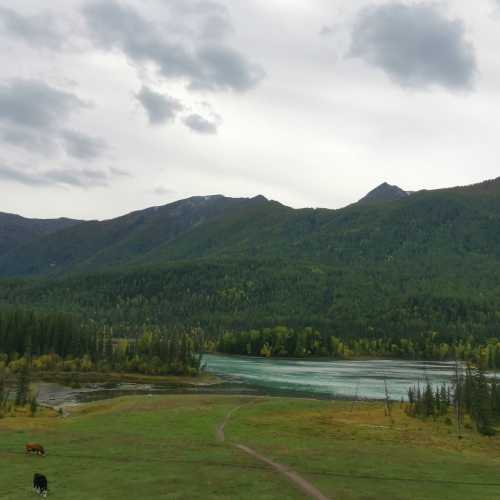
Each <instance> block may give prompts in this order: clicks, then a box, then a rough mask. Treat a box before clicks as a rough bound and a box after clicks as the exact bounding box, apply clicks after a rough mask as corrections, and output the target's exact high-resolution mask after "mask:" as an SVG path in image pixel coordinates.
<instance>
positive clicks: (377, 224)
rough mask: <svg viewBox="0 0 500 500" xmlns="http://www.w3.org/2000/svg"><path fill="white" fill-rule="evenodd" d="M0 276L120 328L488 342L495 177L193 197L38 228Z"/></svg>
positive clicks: (15, 291) (498, 294) (497, 298)
mask: <svg viewBox="0 0 500 500" xmlns="http://www.w3.org/2000/svg"><path fill="white" fill-rule="evenodd" d="M0 276H3V277H4V278H7V279H2V280H0V304H26V305H35V306H36V307H43V308H50V309H57V310H64V311H72V312H75V313H78V314H82V315H83V316H84V317H86V318H96V319H99V320H103V321H106V324H112V325H119V326H117V328H118V327H119V328H120V329H121V331H122V332H127V331H130V333H132V334H133V329H134V325H147V324H153V325H154V324H158V325H160V324H161V325H166V324H168V325H174V326H178V327H182V328H183V327H192V326H197V325H201V326H203V327H204V328H205V329H206V330H207V331H211V332H212V333H214V334H215V333H217V334H219V333H220V332H223V331H224V330H225V329H235V330H240V329H244V328H246V329H248V328H264V327H266V326H269V325H288V326H290V327H304V326H315V327H318V328H320V329H321V331H327V332H333V333H335V335H339V336H341V337H343V338H353V337H354V338H383V337H385V336H386V335H389V334H390V335H391V336H395V337H397V338H401V337H405V338H422V335H424V336H426V335H431V334H432V335H433V336H434V337H433V338H435V337H436V335H438V334H439V335H442V336H445V337H439V338H445V339H446V341H447V342H450V341H452V340H453V339H454V338H456V337H460V338H468V337H469V336H473V337H474V338H481V339H490V338H495V337H498V332H499V331H500V319H499V318H500V312H499V311H500V179H495V180H491V181H487V182H484V183H480V184H475V185H473V186H462V187H456V188H449V189H440V190H432V191H418V192H416V193H414V194H412V195H411V196H405V197H400V198H398V199H394V200H391V201H390V202H389V201H387V202H385V203H356V204H353V205H350V206H348V207H346V208H343V209H340V210H327V209H300V210H295V209H292V208H290V207H286V206H284V205H282V204H280V203H278V202H276V201H270V200H267V199H266V198H264V197H262V196H258V197H255V198H227V197H224V196H220V195H218V196H202V197H194V198H189V199H187V200H181V201H178V202H175V203H170V204H168V205H165V206H162V207H154V208H149V209H146V210H142V211H138V212H133V213H131V214H128V215H125V216H123V217H118V218H116V219H112V220H108V221H102V222H97V221H91V222H83V223H79V224H76V225H73V226H72V227H67V228H63V229H61V230H58V231H56V232H53V233H52V234H45V235H42V236H40V237H38V238H37V239H36V240H34V241H31V242H28V243H26V244H24V245H22V246H17V247H16V248H14V249H12V250H11V251H9V252H8V253H6V254H4V255H0ZM19 277H21V278H22V279H19ZM33 277H36V279H31V278H33ZM433 342H434V341H433ZM429 356H430V357H431V356H432V359H434V358H435V356H436V354H435V353H434V354H429ZM498 364H499V365H500V350H499V359H498Z"/></svg>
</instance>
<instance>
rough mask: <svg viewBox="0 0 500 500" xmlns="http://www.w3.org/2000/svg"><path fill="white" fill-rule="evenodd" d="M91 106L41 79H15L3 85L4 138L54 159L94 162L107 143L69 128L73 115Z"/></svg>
mask: <svg viewBox="0 0 500 500" xmlns="http://www.w3.org/2000/svg"><path fill="white" fill-rule="evenodd" d="M85 107H87V104H86V103H85V102H84V101H82V100H81V99H79V98H78V97H77V96H75V95H74V94H71V93H69V92H66V91H64V90H60V89H57V88H54V87H51V86H50V85H48V84H47V83H45V82H41V81H38V80H21V79H14V80H10V81H8V82H4V83H3V84H0V138H1V139H2V140H3V141H4V142H5V143H7V144H10V145H13V146H16V147H18V148H21V149H24V150H26V151H28V152H30V153H32V152H37V153H41V154H43V155H45V156H51V155H53V154H54V153H56V152H57V151H59V150H63V151H64V152H65V153H66V154H67V155H69V156H71V157H73V158H77V159H81V160H93V159H96V158H98V157H99V156H101V155H102V154H103V152H104V151H105V149H106V143H105V142H104V141H103V140H102V139H99V138H95V137H92V136H89V135H86V134H84V133H82V132H78V131H75V130H70V129H65V128H64V127H63V125H64V123H65V122H66V121H67V120H68V118H70V116H71V115H73V114H75V113H77V112H79V111H80V110H82V109H83V108H85Z"/></svg>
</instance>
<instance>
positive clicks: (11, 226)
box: [0, 212, 81, 255]
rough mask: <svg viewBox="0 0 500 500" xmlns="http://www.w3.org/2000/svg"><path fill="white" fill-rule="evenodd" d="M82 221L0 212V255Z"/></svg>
mask: <svg viewBox="0 0 500 500" xmlns="http://www.w3.org/2000/svg"><path fill="white" fill-rule="evenodd" d="M80 222H81V221H78V220H73V219H66V218H61V219H27V218H25V217H21V216H20V215H15V214H7V213H1V212H0V255H3V254H5V253H7V252H9V251H11V250H13V249H15V248H17V247H19V246H21V245H25V244H27V243H30V242H32V241H35V240H37V239H39V238H41V237H42V236H46V235H49V234H52V233H55V232H57V231H60V230H61V229H65V228H68V227H71V226H74V225H76V224H79V223H80Z"/></svg>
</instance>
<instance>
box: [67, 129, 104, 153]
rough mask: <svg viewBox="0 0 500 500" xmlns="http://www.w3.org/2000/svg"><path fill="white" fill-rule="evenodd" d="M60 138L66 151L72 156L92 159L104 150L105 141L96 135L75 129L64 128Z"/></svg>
mask: <svg viewBox="0 0 500 500" xmlns="http://www.w3.org/2000/svg"><path fill="white" fill-rule="evenodd" d="M62 138H63V141H64V145H65V150H66V153H68V154H69V155H70V156H72V157H73V158H78V159H81V160H93V159H95V158H98V157H99V156H101V155H102V154H103V153H104V151H105V150H106V143H105V142H104V141H103V140H102V139H99V138H97V137H90V136H88V135H86V134H82V133H81V132H77V131H75V130H64V131H63V132H62Z"/></svg>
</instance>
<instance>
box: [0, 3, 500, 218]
mask: <svg viewBox="0 0 500 500" xmlns="http://www.w3.org/2000/svg"><path fill="white" fill-rule="evenodd" d="M1 5H9V6H8V7H7V6H5V7H2V6H0V42H1V45H0V46H1V49H0V67H1V68H2V69H1V72H0V143H1V147H0V195H1V196H0V211H4V212H14V213H19V214H21V215H25V216H29V217H57V216H68V217H78V218H86V219H89V218H99V219H103V218H110V217H114V216H117V215H121V214H123V213H126V212H129V211H132V210H136V209H140V208H145V207H148V206H154V205H161V204H165V203H168V202H171V201H174V200H177V199H180V198H185V197H188V196H192V195H206V194H219V193H220V194H224V195H227V196H255V195H257V194H263V195H265V196H266V197H268V198H272V199H276V200H279V201H281V202H282V203H285V204H287V205H290V206H293V207H303V206H313V207H318V206H321V207H328V208H339V207H342V206H344V205H347V204H349V203H351V202H353V201H356V200H357V199H359V198H361V197H362V196H363V195H364V194H366V192H368V191H369V190H370V189H372V188H374V187H375V186H376V185H378V184H380V183H381V182H383V181H387V182H390V183H391V184H397V185H399V186H401V187H402V188H404V189H407V190H418V189H422V188H438V187H447V186H454V185H463V184H470V183H474V182H478V181H481V180H484V179H488V178H493V177H497V176H499V175H500V169H499V168H498V167H499V158H500V140H499V133H500V132H499V131H500V112H499V110H500V57H499V55H498V48H499V47H500V0H480V1H478V2H472V1H471V0H444V1H439V0H438V1H431V2H421V1H415V0H408V1H406V0H398V1H392V0H381V1H379V0H50V2H40V1H39V0H17V1H16V2H1ZM41 6H42V7H41Z"/></svg>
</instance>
